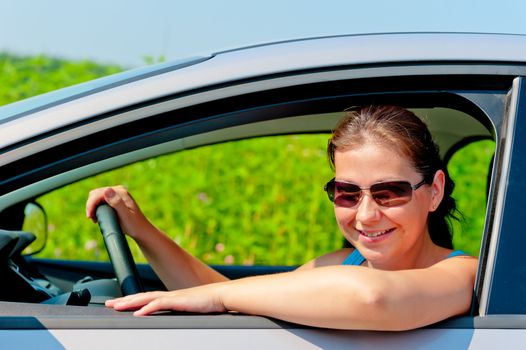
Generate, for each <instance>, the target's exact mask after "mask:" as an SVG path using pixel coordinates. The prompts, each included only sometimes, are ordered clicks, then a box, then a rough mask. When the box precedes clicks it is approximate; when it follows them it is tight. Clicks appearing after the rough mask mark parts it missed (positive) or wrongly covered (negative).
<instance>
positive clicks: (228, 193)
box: [37, 134, 495, 266]
mask: <svg viewBox="0 0 526 350" xmlns="http://www.w3.org/2000/svg"><path fill="white" fill-rule="evenodd" d="M328 137H329V134H302V135H282V136H266V137H255V138H249V139H245V140H235V141H229V142H222V143H215V144H211V145H206V146H201V147H196V148H192V149H187V150H182V151H178V152H174V153H171V154H168V155H163V156H159V157H155V158H150V159H147V160H144V161H140V162H137V163H134V164H131V165H128V166H125V167H122V168H119V169H115V170H111V171H108V172H105V173H102V174H99V175H95V176H92V177H89V178H87V179H84V180H81V181H79V182H76V183H73V184H70V185H67V186H65V187H63V188H60V189H57V190H54V191H52V192H50V193H48V194H46V195H43V196H41V197H40V198H38V199H37V202H38V203H40V204H41V205H42V206H43V208H44V209H45V212H46V214H47V216H48V231H49V238H48V242H47V245H46V248H45V250H44V251H42V252H41V253H40V254H39V255H38V257H39V258H48V259H66V260H87V261H107V260H108V256H107V253H106V250H105V247H104V243H103V240H102V237H101V235H100V233H99V230H98V227H97V226H96V225H94V224H92V222H91V221H90V220H88V219H86V218H85V216H84V204H85V201H86V198H87V194H88V192H89V190H91V189H93V188H96V187H100V186H107V185H115V184H122V185H124V186H126V187H127V188H128V189H129V190H130V192H131V193H132V194H133V196H134V197H135V199H136V200H137V201H138V203H139V204H140V206H141V208H142V209H143V210H144V212H145V214H146V215H147V217H148V218H150V220H151V221H152V222H153V223H154V224H155V225H157V226H159V227H160V228H161V229H162V230H163V231H165V232H167V233H168V234H169V235H170V236H171V237H172V238H173V239H174V240H175V241H176V242H178V243H179V244H181V245H182V246H183V247H185V249H188V250H189V251H190V252H191V253H192V254H194V255H196V256H197V257H199V258H200V259H202V260H203V261H204V262H206V263H208V264H212V265H244V266H253V265H277V266H280V265H287V266H296V265H300V264H302V263H304V262H306V261H308V260H310V259H312V258H314V257H317V256H320V255H322V254H324V253H327V252H330V251H333V250H335V249H338V248H340V247H341V246H342V245H343V237H342V236H341V234H340V233H339V229H338V227H337V225H336V222H335V220H334V214H333V209H332V204H331V203H330V202H329V201H328V200H327V197H326V194H325V192H324V191H323V185H324V184H325V182H326V181H328V180H329V179H330V178H331V177H332V176H333V175H332V170H331V169H330V167H329V164H328V161H327V156H326V151H325V148H326V144H327V140H328ZM494 147H495V146H494V142H493V141H490V140H485V141H478V142H473V143H469V144H467V145H466V146H464V147H462V148H460V149H459V150H457V151H456V152H455V153H453V155H452V156H451V158H450V161H449V163H448V167H449V171H450V173H451V176H452V178H453V180H454V181H455V182H456V186H455V192H454V197H455V198H456V200H457V206H458V210H459V215H458V218H459V220H458V221H454V222H452V225H453V227H454V236H453V238H454V244H455V248H456V249H461V250H464V251H465V252H467V253H469V254H471V255H474V256H478V254H479V250H480V244H481V236H482V232H483V229H484V222H485V216H486V203H487V198H486V197H487V186H488V184H487V181H488V180H489V178H488V174H489V173H490V171H491V169H490V162H491V159H492V155H493V152H494ZM129 242H130V246H131V249H132V252H133V254H134V256H135V260H136V262H139V263H143V262H146V261H145V258H144V257H143V256H142V254H141V252H140V250H139V249H138V247H137V246H136V245H135V244H134V242H133V241H132V240H129Z"/></svg>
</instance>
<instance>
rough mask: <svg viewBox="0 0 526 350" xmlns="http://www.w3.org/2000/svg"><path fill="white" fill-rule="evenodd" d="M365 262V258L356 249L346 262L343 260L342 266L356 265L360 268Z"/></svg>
mask: <svg viewBox="0 0 526 350" xmlns="http://www.w3.org/2000/svg"><path fill="white" fill-rule="evenodd" d="M364 261H365V258H364V257H363V255H362V254H361V253H360V251H359V250H358V249H355V250H353V251H352V253H351V254H349V255H348V256H347V257H346V258H345V260H343V262H342V265H354V266H359V265H361V264H362V263H363V262H364Z"/></svg>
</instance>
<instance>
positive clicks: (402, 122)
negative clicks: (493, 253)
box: [327, 106, 458, 249]
mask: <svg viewBox="0 0 526 350" xmlns="http://www.w3.org/2000/svg"><path fill="white" fill-rule="evenodd" d="M367 141H372V142H375V143H381V144H383V145H386V146H388V147H390V148H392V149H396V150H398V151H399V152H400V154H402V155H404V156H405V157H407V158H408V159H409V160H411V162H412V164H413V166H414V167H415V169H416V171H417V172H419V173H420V174H422V176H423V177H424V180H425V181H426V183H428V184H431V183H432V182H433V178H434V176H435V173H436V172H437V170H442V171H443V172H444V173H445V187H444V198H443V199H442V201H441V202H440V205H439V206H438V208H437V209H436V210H435V211H434V212H431V213H429V216H428V231H429V235H430V236H431V240H432V241H433V242H434V243H435V244H437V245H439V246H441V247H445V248H450V249H451V248H452V247H453V243H452V232H451V227H450V221H451V219H457V218H458V217H457V216H456V213H457V210H456V204H455V199H454V198H453V197H452V196H451V194H452V192H453V188H454V183H453V181H452V180H451V178H450V177H449V174H448V172H447V168H446V166H445V164H444V163H443V161H442V159H441V158H440V153H439V149H438V146H437V144H436V143H435V142H434V141H433V138H432V137H431V133H430V132H429V129H428V128H427V126H426V124H425V123H424V122H423V121H422V120H421V119H420V118H418V117H417V116H416V115H415V114H414V113H412V112H411V111H408V110H407V109H405V108H402V107H398V106H364V107H355V108H351V109H349V110H347V113H346V115H345V117H344V118H343V119H342V120H341V121H340V122H339V123H338V125H337V126H336V129H335V130H334V131H333V134H332V136H331V138H330V139H329V144H328V147H327V154H328V156H329V162H330V164H331V167H332V168H333V169H334V153H335V151H336V150H339V151H344V150H346V149H350V148H353V147H356V146H357V145H361V144H364V143H366V142H367Z"/></svg>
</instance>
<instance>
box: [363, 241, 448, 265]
mask: <svg viewBox="0 0 526 350" xmlns="http://www.w3.org/2000/svg"><path fill="white" fill-rule="evenodd" d="M446 251H447V249H445V248H442V247H440V246H437V245H436V244H435V243H433V241H432V240H431V238H430V236H429V234H427V232H426V234H423V235H422V239H421V240H418V241H416V242H415V243H414V244H413V245H412V246H411V247H409V248H408V249H406V251H404V252H402V253H401V254H400V255H397V256H396V257H392V258H391V259H387V260H383V259H382V260H378V261H375V260H367V262H366V264H367V266H369V267H371V268H374V269H378V270H391V271H394V270H408V269H420V268H426V267H429V266H431V265H434V264H436V263H437V262H439V261H440V260H442V259H443V257H444V255H445V254H446Z"/></svg>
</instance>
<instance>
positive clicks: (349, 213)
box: [334, 207, 356, 228]
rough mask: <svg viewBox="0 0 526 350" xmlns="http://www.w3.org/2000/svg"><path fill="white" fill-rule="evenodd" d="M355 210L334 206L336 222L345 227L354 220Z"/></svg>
mask: <svg viewBox="0 0 526 350" xmlns="http://www.w3.org/2000/svg"><path fill="white" fill-rule="evenodd" d="M355 213H356V212H355V211H354V210H350V209H348V208H341V207H334V216H335V217H336V222H337V223H338V226H340V227H342V228H343V227H346V226H348V225H349V223H350V222H352V221H354V217H355Z"/></svg>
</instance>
